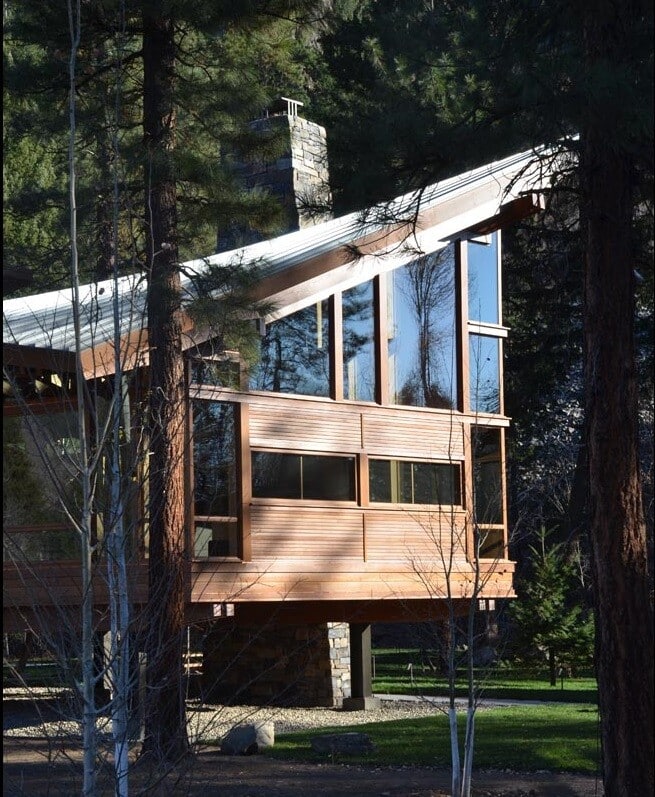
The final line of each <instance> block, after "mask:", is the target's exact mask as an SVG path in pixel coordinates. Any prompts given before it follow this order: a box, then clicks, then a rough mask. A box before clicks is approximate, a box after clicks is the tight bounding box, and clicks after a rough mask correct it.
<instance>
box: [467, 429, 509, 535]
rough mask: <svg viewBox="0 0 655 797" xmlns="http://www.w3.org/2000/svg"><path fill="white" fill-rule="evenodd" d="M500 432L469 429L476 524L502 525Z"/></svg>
mask: <svg viewBox="0 0 655 797" xmlns="http://www.w3.org/2000/svg"><path fill="white" fill-rule="evenodd" d="M500 435H501V430H500V429H482V428H481V427H479V426H477V427H473V430H472V444H473V481H474V506H475V519H476V522H477V523H479V524H483V525H484V524H500V523H503V504H502V495H503V493H502V478H501V477H502V471H501V460H500Z"/></svg>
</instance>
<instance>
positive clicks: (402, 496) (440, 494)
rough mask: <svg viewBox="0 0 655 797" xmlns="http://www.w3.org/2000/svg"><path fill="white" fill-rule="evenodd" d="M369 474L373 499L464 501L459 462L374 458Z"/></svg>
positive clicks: (376, 500) (370, 463) (387, 500)
mask: <svg viewBox="0 0 655 797" xmlns="http://www.w3.org/2000/svg"><path fill="white" fill-rule="evenodd" d="M369 478H370V483H369V498H370V500H371V502H372V503H400V504H446V505H448V504H454V505H460V504H461V489H460V467H459V465H442V464H437V463H434V462H402V461H398V460H390V461H389V460H377V459H372V460H369Z"/></svg>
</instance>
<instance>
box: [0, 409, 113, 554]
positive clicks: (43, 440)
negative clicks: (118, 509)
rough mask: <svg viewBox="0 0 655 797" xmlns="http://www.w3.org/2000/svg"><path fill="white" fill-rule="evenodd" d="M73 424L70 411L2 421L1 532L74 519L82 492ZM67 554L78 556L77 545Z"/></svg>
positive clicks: (75, 421)
mask: <svg viewBox="0 0 655 797" xmlns="http://www.w3.org/2000/svg"><path fill="white" fill-rule="evenodd" d="M77 422H78V421H77V413H76V412H75V411H74V410H72V411H70V412H57V411H56V410H53V411H52V412H50V413H48V414H44V415H31V416H25V417H15V418H5V419H4V422H3V424H2V474H3V488H4V489H3V502H2V504H3V507H2V509H3V512H2V516H3V526H4V527H11V526H29V525H38V524H40V523H65V524H68V519H67V516H66V512H65V510H68V511H69V512H71V513H72V514H73V515H74V516H75V515H76V514H77V513H79V511H80V508H81V506H82V488H81V481H80V479H79V478H78V473H79V469H80V468H81V460H80V452H81V447H80V440H79V437H78V431H77ZM98 492H99V493H101V492H102V490H101V489H100V488H99V490H98ZM69 536H70V535H69ZM34 539H35V540H37V537H35V538H34ZM53 539H54V538H53ZM62 539H63V538H62ZM71 552H72V556H77V554H78V546H77V541H76V540H75V546H74V547H73V548H71Z"/></svg>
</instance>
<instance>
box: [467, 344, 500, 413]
mask: <svg viewBox="0 0 655 797" xmlns="http://www.w3.org/2000/svg"><path fill="white" fill-rule="evenodd" d="M469 368H470V390H471V396H470V402H471V410H472V411H473V412H493V413H499V412H500V339H499V338H492V337H486V336H484V335H474V334H471V335H470V336H469Z"/></svg>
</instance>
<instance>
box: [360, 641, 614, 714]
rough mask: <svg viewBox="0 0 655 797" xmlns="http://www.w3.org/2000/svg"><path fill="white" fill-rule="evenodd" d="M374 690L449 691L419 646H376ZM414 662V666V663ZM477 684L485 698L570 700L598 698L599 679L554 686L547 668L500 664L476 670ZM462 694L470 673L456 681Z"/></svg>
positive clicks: (560, 682)
mask: <svg viewBox="0 0 655 797" xmlns="http://www.w3.org/2000/svg"><path fill="white" fill-rule="evenodd" d="M374 662H375V665H374V666H375V677H374V678H373V692H374V693H376V694H387V695H393V694H400V695H425V696H441V697H445V696H447V695H448V684H447V682H446V679H445V678H443V677H441V676H439V675H436V674H435V673H434V672H432V670H431V669H430V666H429V663H428V662H427V660H426V657H425V656H424V655H422V654H421V652H420V651H418V650H411V649H405V650H396V649H393V650H386V649H383V650H375V651H374ZM410 665H411V666H410ZM476 679H477V686H478V687H479V689H480V695H481V697H483V698H487V699H493V700H540V701H558V702H566V703H592V704H594V705H596V704H597V702H598V689H597V684H596V679H595V678H592V677H576V678H571V677H562V678H559V679H558V682H557V685H556V686H551V685H550V681H549V677H548V674H547V673H546V672H545V671H537V670H535V671H531V672H526V671H521V670H516V669H510V668H496V669H486V670H478V671H476ZM456 694H457V696H458V697H466V694H467V687H466V675H465V674H464V673H462V675H461V677H460V678H459V679H458V683H457V684H456Z"/></svg>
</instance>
